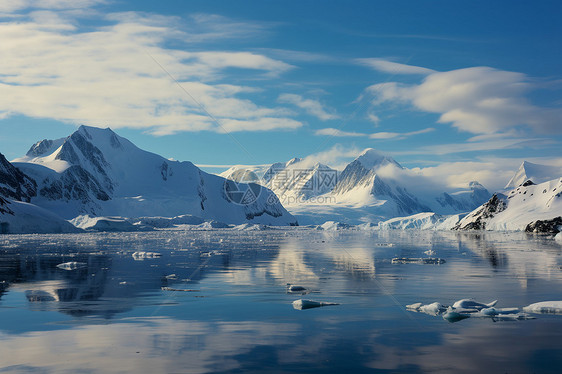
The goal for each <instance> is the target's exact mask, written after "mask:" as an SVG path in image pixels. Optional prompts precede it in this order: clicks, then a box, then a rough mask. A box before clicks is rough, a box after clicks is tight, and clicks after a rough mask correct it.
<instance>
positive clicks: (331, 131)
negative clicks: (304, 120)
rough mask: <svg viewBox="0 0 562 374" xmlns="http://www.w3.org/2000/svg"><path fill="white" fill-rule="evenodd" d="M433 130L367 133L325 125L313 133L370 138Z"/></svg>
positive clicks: (415, 133)
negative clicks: (325, 126)
mask: <svg viewBox="0 0 562 374" xmlns="http://www.w3.org/2000/svg"><path fill="white" fill-rule="evenodd" d="M432 131H435V129H434V128H433V127H428V128H426V129H421V130H417V131H410V132H386V131H381V132H376V133H372V134H367V133H360V132H351V131H342V130H340V129H335V128H332V127H327V128H323V129H319V130H316V131H315V132H314V135H327V136H337V137H365V138H371V139H396V140H399V139H406V138H407V137H410V136H413V135H418V134H425V133H428V132H432Z"/></svg>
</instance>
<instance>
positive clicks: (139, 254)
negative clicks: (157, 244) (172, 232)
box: [133, 252, 162, 261]
mask: <svg viewBox="0 0 562 374" xmlns="http://www.w3.org/2000/svg"><path fill="white" fill-rule="evenodd" d="M160 256H162V255H161V254H160V253H158V252H135V253H133V258H134V259H135V260H137V261H138V260H144V259H146V258H158V257H160Z"/></svg>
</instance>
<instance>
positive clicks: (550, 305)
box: [523, 301, 562, 314]
mask: <svg viewBox="0 0 562 374" xmlns="http://www.w3.org/2000/svg"><path fill="white" fill-rule="evenodd" d="M523 311H525V312H527V313H536V314H562V301H541V302H540V303H534V304H531V305H527V306H526V307H523Z"/></svg>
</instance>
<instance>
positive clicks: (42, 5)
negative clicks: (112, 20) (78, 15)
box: [0, 0, 107, 12]
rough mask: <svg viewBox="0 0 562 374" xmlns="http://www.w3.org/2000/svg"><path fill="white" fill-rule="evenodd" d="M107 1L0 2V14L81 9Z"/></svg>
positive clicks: (15, 0)
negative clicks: (32, 9)
mask: <svg viewBox="0 0 562 374" xmlns="http://www.w3.org/2000/svg"><path fill="white" fill-rule="evenodd" d="M106 2H107V0H2V2H0V12H16V11H19V10H23V9H28V8H36V9H81V8H88V7H91V6H93V5H97V4H103V3H106Z"/></svg>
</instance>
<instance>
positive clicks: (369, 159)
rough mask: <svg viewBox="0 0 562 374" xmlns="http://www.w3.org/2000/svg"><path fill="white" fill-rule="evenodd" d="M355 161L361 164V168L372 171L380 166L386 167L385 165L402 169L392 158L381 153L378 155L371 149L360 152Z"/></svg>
mask: <svg viewBox="0 0 562 374" xmlns="http://www.w3.org/2000/svg"><path fill="white" fill-rule="evenodd" d="M355 161H358V162H360V163H361V165H363V167H364V168H365V169H369V170H371V169H374V168H378V167H381V166H386V165H389V164H391V165H394V166H397V167H398V168H400V169H402V165H400V164H399V163H398V162H396V160H394V159H393V158H392V157H389V156H385V155H383V154H382V153H380V152H379V151H377V150H375V149H373V148H367V149H365V150H364V151H363V152H361V154H360V155H359V156H358V157H357V158H356V159H355Z"/></svg>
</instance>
